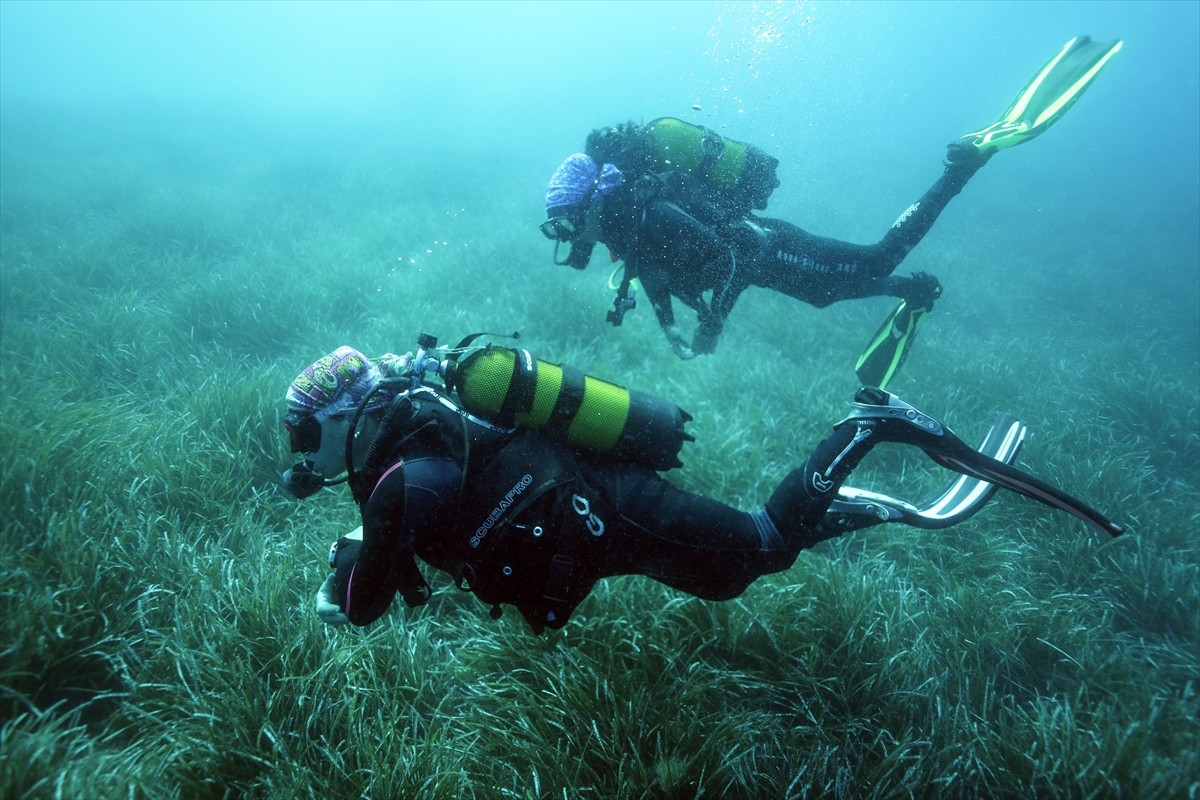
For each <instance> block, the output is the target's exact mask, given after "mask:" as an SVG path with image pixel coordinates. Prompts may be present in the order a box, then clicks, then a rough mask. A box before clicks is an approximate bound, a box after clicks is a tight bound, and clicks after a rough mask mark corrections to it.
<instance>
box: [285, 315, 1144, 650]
mask: <svg viewBox="0 0 1200 800" xmlns="http://www.w3.org/2000/svg"><path fill="white" fill-rule="evenodd" d="M476 336H478V334H477V335H476ZM474 338H475V337H474V336H472V337H468V338H467V339H465V340H464V341H463V342H462V343H461V344H460V345H459V346H458V347H456V348H454V349H452V350H445V349H443V350H441V351H440V353H439V350H438V349H437V347H436V345H437V340H436V339H435V338H434V337H431V336H427V335H422V337H421V339H419V340H418V341H419V343H420V347H419V348H418V350H417V353H416V355H415V356H414V355H413V354H412V353H411V352H410V353H406V354H405V355H403V356H396V355H392V354H387V355H384V356H382V357H381V358H379V359H375V360H372V359H369V358H367V357H366V356H365V355H363V354H362V353H360V352H359V351H357V350H355V349H353V348H350V347H340V348H338V349H337V350H335V351H334V352H333V353H330V354H329V355H327V356H325V357H324V358H322V359H320V360H318V361H317V362H315V363H314V364H312V365H311V366H309V367H308V368H306V369H305V370H304V371H303V372H302V373H301V374H300V375H299V376H297V377H296V379H295V380H294V381H293V382H292V384H291V385H290V386H289V387H288V390H287V393H286V405H287V411H286V413H285V414H284V415H283V418H282V421H283V423H284V426H285V427H286V430H287V432H288V435H289V437H290V445H291V450H292V452H294V453H300V454H302V458H303V460H302V461H301V462H300V463H298V464H296V465H294V466H293V467H292V468H291V469H289V470H288V471H287V472H285V473H284V475H283V480H284V485H285V486H286V488H287V489H288V491H289V492H291V494H293V495H294V496H295V497H297V498H301V499H303V498H306V497H309V496H311V495H313V494H315V493H316V492H318V491H319V490H320V489H321V488H322V487H325V486H330V485H334V484H337V483H341V482H343V481H347V482H348V483H349V486H350V490H351V493H352V494H353V497H354V500H355V502H356V503H357V504H358V506H359V508H360V510H361V513H362V525H361V527H359V528H358V529H357V530H356V531H354V532H352V533H350V534H348V535H346V536H344V537H341V538H339V539H338V541H337V542H335V543H334V544H333V546H332V547H331V548H330V552H329V564H330V566H331V567H332V569H333V572H332V574H331V575H329V577H328V578H327V579H326V580H325V582H324V583H323V585H322V586H321V587H320V589H319V591H318V592H317V597H316V610H317V613H318V614H319V616H320V617H321V619H322V620H324V621H325V622H328V623H331V624H334V625H341V624H345V623H347V622H352V623H354V624H355V625H366V624H369V623H371V622H372V621H374V620H376V619H378V618H379V617H380V616H381V615H382V614H383V613H384V612H385V611H386V610H387V608H388V607H389V606H390V604H391V602H392V600H393V598H394V597H395V595H396V594H399V595H400V596H401V598H402V600H403V602H404V604H405V605H406V606H409V607H413V606H419V605H422V604H423V603H425V602H426V601H427V600H428V599H429V597H430V589H429V586H428V584H427V583H426V582H425V579H424V577H423V575H422V572H421V570H420V568H419V567H418V566H417V563H416V561H415V558H420V559H421V560H422V561H424V562H425V563H426V564H428V565H430V566H432V567H434V568H436V569H440V570H442V571H444V572H446V573H448V574H449V575H450V576H451V577H452V578H453V579H454V581H455V583H456V584H457V585H458V587H459V588H461V589H464V590H468V591H471V592H473V593H474V594H475V595H477V596H478V597H479V599H480V600H482V601H483V602H484V603H486V604H487V605H489V606H491V615H492V617H493V618H499V617H500V615H501V614H502V608H501V605H502V604H509V605H513V606H515V607H516V608H517V609H518V610H519V611H520V612H521V614H522V615H523V616H524V617H525V618H526V620H527V621H528V622H529V624H530V625H531V627H532V628H533V630H534V631H535V632H537V633H540V632H541V631H542V630H543V629H544V628H552V629H555V628H561V627H562V626H563V625H565V624H566V623H567V620H568V619H569V618H570V616H571V613H572V611H573V610H574V609H575V607H576V606H577V605H578V604H579V603H580V602H581V601H582V600H583V599H584V597H586V596H587V594H588V593H589V592H590V591H591V589H592V587H593V586H594V585H595V583H596V582H597V581H598V580H600V579H601V578H605V577H609V576H615V575H631V574H632V575H645V576H648V577H650V578H653V579H655V580H657V581H660V582H662V583H664V584H666V585H668V586H671V587H673V588H675V589H678V590H680V591H683V592H687V593H689V594H692V595H695V596H697V597H700V598H704V599H708V600H728V599H731V598H734V597H737V596H738V595H740V594H741V593H742V592H743V591H745V590H746V588H747V587H748V586H749V585H750V584H751V583H752V582H753V581H754V580H755V579H757V578H758V577H760V576H762V575H765V574H768V573H773V572H779V571H782V570H785V569H787V568H789V567H790V566H791V565H792V563H793V562H794V561H795V560H796V558H797V556H798V554H799V553H800V551H801V550H804V549H806V548H811V547H813V546H814V545H816V544H817V543H818V542H821V541H823V540H825V539H829V538H832V537H835V536H838V535H840V534H842V533H845V532H848V531H853V530H858V529H861V528H865V527H868V526H872V525H879V524H884V523H903V524H907V525H913V526H917V527H921V528H929V529H938V528H945V527H948V526H950V525H954V524H956V523H958V522H961V521H962V520H965V519H967V518H968V517H970V516H972V515H973V514H975V513H976V512H977V511H978V510H979V509H980V508H982V507H983V505H984V504H985V503H986V502H987V501H988V500H989V499H990V497H991V496H992V494H993V492H994V491H995V488H996V485H999V486H1003V487H1004V488H1006V489H1010V490H1012V491H1015V492H1019V493H1021V494H1024V495H1026V496H1028V497H1032V498H1034V499H1036V500H1039V501H1041V502H1043V503H1046V504H1048V505H1051V506H1054V507H1056V508H1060V509H1063V510H1065V511H1067V512H1069V513H1071V514H1073V515H1075V516H1076V517H1079V518H1080V519H1082V520H1083V521H1084V522H1086V523H1087V524H1089V525H1091V526H1092V527H1094V528H1096V529H1097V530H1099V531H1101V532H1103V533H1104V534H1106V535H1110V536H1116V535H1118V534H1120V533H1121V532H1122V529H1121V528H1120V527H1119V526H1117V525H1114V524H1113V523H1111V522H1109V521H1108V520H1107V519H1105V518H1104V517H1103V516H1101V515H1100V514H1099V513H1097V512H1096V511H1094V510H1092V509H1090V508H1089V507H1087V506H1086V505H1084V504H1083V503H1081V502H1080V501H1078V500H1075V499H1074V498H1071V497H1070V496H1068V495H1066V494H1064V493H1063V492H1061V491H1059V490H1058V489H1056V488H1054V487H1052V486H1050V485H1048V484H1046V483H1044V482H1042V481H1040V480H1038V479H1036V478H1033V477H1031V476H1029V475H1027V474H1025V473H1024V472H1022V471H1020V470H1018V469H1016V468H1014V467H1013V466H1012V465H1011V463H1010V462H1012V461H1013V459H1014V458H1015V457H1016V454H1017V452H1018V450H1019V449H1020V447H1021V444H1022V443H1023V441H1024V438H1025V430H1026V429H1025V425H1024V424H1023V423H1022V422H1021V421H1020V420H1018V419H1016V418H1015V417H1012V416H1010V415H1008V414H1001V415H1000V417H999V419H998V420H997V422H996V424H995V425H994V426H993V427H992V429H991V431H990V432H989V434H988V436H987V437H986V438H985V440H984V442H983V444H982V446H981V447H980V449H979V450H978V451H976V450H973V449H972V448H971V447H969V446H967V445H966V444H964V443H963V442H962V441H961V440H960V439H959V438H958V437H956V436H955V435H954V434H953V433H952V432H951V431H950V430H949V429H948V428H947V427H946V426H945V425H943V424H942V423H941V422H939V421H938V420H936V419H934V418H933V417H931V416H929V415H928V414H925V413H924V412H922V411H919V410H918V409H916V408H914V407H913V406H911V405H909V404H908V403H905V402H904V401H902V400H900V399H899V398H897V397H896V396H894V395H892V394H889V393H887V392H884V391H882V390H879V389H873V388H864V389H862V390H860V392H859V393H858V395H857V396H856V398H855V402H854V405H853V407H852V410H851V413H850V415H849V416H848V417H847V418H846V419H844V420H842V421H841V422H839V423H838V424H837V425H835V426H834V428H833V433H832V434H831V435H830V436H829V437H828V438H826V439H825V440H824V441H822V442H821V443H820V444H818V445H817V447H816V449H815V450H814V451H813V452H812V454H811V455H810V456H809V457H808V459H807V460H806V461H804V463H803V464H802V465H801V466H799V467H798V468H796V469H795V470H793V471H792V472H791V473H790V474H788V475H787V476H786V477H784V479H783V480H782V482H781V483H780V484H779V485H778V487H776V489H775V491H774V493H773V494H772V495H771V497H770V499H769V500H768V501H767V503H766V505H765V507H764V508H762V509H759V510H757V511H753V512H744V511H739V510H737V509H734V508H731V507H729V506H727V505H725V504H723V503H720V502H717V501H715V500H711V499H709V498H706V497H701V496H699V495H695V494H690V493H688V492H685V491H682V490H680V489H678V488H676V487H674V486H673V485H671V484H670V483H668V482H667V481H666V479H664V478H663V477H662V476H661V475H660V474H659V472H660V471H665V470H669V469H672V468H675V467H681V466H683V465H682V464H681V463H680V461H679V459H678V455H679V451H680V450H681V448H682V446H683V444H684V443H685V442H688V441H691V440H692V436H691V435H690V434H689V433H687V432H686V431H685V430H684V425H685V423H686V422H687V421H689V420H690V419H691V417H690V416H689V415H688V414H687V413H686V412H684V411H683V410H681V409H680V408H679V407H678V406H676V405H675V404H674V403H671V402H669V401H666V400H663V399H660V398H656V397H652V396H650V395H646V394H642V393H641V392H637V391H632V390H626V389H624V388H622V387H619V386H616V385H614V384H611V383H607V382H605V381H601V380H598V379H596V378H593V377H591V376H588V375H584V374H582V373H581V372H579V371H578V370H576V369H573V368H571V367H569V366H559V365H555V364H550V363H547V362H545V361H541V360H538V359H536V358H534V357H533V356H532V355H531V354H530V353H529V352H528V351H527V350H524V349H510V348H501V347H495V346H488V347H469V345H470V344H471V341H472V340H473V339H474ZM464 353H467V354H468V355H467V356H466V357H465V358H463V359H461V361H460V359H459V356H460V355H462V354H464ZM442 356H444V357H442ZM439 358H440V360H439ZM427 373H433V375H435V376H437V377H440V378H441V380H442V383H441V384H438V383H436V382H435V381H434V380H433V379H432V378H430V379H429V380H426V376H427ZM882 442H895V443H899V444H904V445H910V446H915V447H919V448H921V449H922V450H924V451H925V452H926V453H927V454H928V455H929V456H930V457H931V458H932V459H933V460H934V461H936V462H937V463H939V464H941V465H942V466H945V467H947V468H949V469H951V470H953V471H955V472H957V473H961V475H960V476H958V477H957V478H956V480H955V481H954V482H953V483H952V484H951V485H950V487H949V488H948V489H947V490H946V491H945V492H943V493H942V494H941V495H939V496H938V497H936V498H934V499H933V500H932V501H930V502H928V503H924V504H921V505H914V504H911V503H907V502H904V501H901V500H897V499H894V498H891V497H888V496H886V495H883V494H879V493H875V492H869V491H864V490H859V489H853V488H851V487H848V486H845V485H844V482H845V481H846V479H847V477H848V476H849V475H850V473H851V471H852V470H853V469H854V467H855V466H856V465H857V464H858V463H859V461H860V460H861V459H862V458H863V457H864V456H865V455H866V454H867V453H868V452H869V451H870V450H871V449H872V448H873V447H875V446H876V445H877V444H880V443H882ZM343 472H345V473H347V474H346V477H344V478H341V479H340V480H332V479H333V478H336V477H337V476H338V475H340V474H341V473H343Z"/></svg>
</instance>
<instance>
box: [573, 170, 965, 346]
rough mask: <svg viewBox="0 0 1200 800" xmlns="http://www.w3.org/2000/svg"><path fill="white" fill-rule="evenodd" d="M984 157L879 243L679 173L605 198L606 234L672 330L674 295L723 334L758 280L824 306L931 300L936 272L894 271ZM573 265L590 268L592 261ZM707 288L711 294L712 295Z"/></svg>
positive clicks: (952, 174) (633, 183)
mask: <svg viewBox="0 0 1200 800" xmlns="http://www.w3.org/2000/svg"><path fill="white" fill-rule="evenodd" d="M982 163H983V161H976V162H975V163H972V164H958V165H951V166H948V167H946V169H945V172H944V173H943V174H942V176H941V177H940V178H939V179H938V180H937V182H936V183H934V184H933V186H932V187H931V188H930V189H929V191H927V192H926V193H925V194H924V195H923V196H922V197H921V199H920V200H918V201H917V202H916V203H914V204H913V205H911V206H910V207H909V208H908V209H907V210H906V211H905V212H904V213H903V214H902V215H901V216H900V218H899V219H897V220H896V222H895V223H894V224H893V225H892V227H891V228H890V229H889V230H888V232H887V233H886V234H885V235H884V237H883V238H882V239H881V240H880V241H879V242H877V243H876V244H871V245H858V244H850V243H848V242H841V241H837V240H835V239H828V238H824V237H821V236H814V235H812V234H810V233H807V232H806V231H804V230H801V229H800V228H798V227H796V226H795V225H792V224H791V223H789V222H785V221H783V220H778V219H768V218H765V217H758V216H756V215H754V214H746V213H744V212H742V211H741V210H740V209H736V208H730V207H728V206H726V205H723V204H722V202H721V196H720V195H719V194H718V193H716V192H713V191H711V190H709V189H707V188H706V187H705V186H704V185H703V183H702V182H701V181H700V180H699V179H697V178H695V177H692V176H689V175H685V174H683V173H678V172H674V173H663V174H659V175H644V176H642V177H640V178H637V179H636V180H635V179H631V176H626V178H625V181H624V182H623V183H622V185H621V186H620V187H618V188H617V189H616V191H614V192H613V193H612V194H610V195H608V196H607V197H604V198H603V200H602V202H603V208H602V210H601V211H600V214H599V219H598V225H599V231H598V233H599V235H598V237H597V239H598V241H599V242H602V243H603V244H605V245H607V246H608V248H609V249H610V250H611V251H612V254H613V256H614V257H615V258H616V259H623V260H624V261H625V264H626V268H627V270H628V276H629V277H637V278H638V279H640V281H641V283H642V286H643V287H644V288H645V291H646V295H647V297H648V298H649V299H650V302H651V303H653V305H654V310H655V313H656V314H657V316H658V321H659V324H660V325H662V326H663V327H664V328H666V327H668V326H671V325H674V324H675V315H674V311H673V310H672V308H671V296H672V295H674V296H675V297H678V298H679V299H680V300H681V301H682V302H683V303H685V304H686V305H688V306H690V307H691V308H693V309H694V310H695V311H696V312H697V315H698V318H699V322H700V330H701V331H703V332H704V333H705V334H708V335H715V334H717V333H719V332H720V330H721V328H722V326H723V324H724V321H725V319H726V317H728V315H729V312H730V311H731V310H732V309H733V305H734V303H736V302H737V298H738V296H739V295H740V294H741V293H742V292H743V291H745V290H746V289H747V288H748V287H750V286H760V287H763V288H766V289H774V290H775V291H778V292H782V293H784V294H786V295H788V296H789V297H794V298H796V299H797V300H803V301H804V302H806V303H811V304H812V305H815V306H817V307H819V308H823V307H825V306H827V305H829V304H831V303H834V302H837V301H838V300H846V299H850V298H857V297H872V296H876V295H891V296H894V297H908V298H910V299H913V300H920V301H925V300H926V299H928V298H926V297H925V296H924V295H925V294H926V293H928V292H931V291H932V290H933V287H934V286H935V285H936V281H935V280H934V279H933V278H931V277H928V276H922V277H920V278H918V279H915V280H914V279H913V278H900V277H892V271H893V270H895V269H896V267H897V266H898V265H899V264H900V262H901V261H903V260H904V257H905V256H907V255H908V253H909V251H910V250H912V249H913V248H914V247H916V246H917V244H918V243H919V242H920V241H921V239H922V238H923V237H924V236H925V234H926V233H928V232H929V229H930V227H931V226H932V225H933V223H934V221H935V220H936V219H937V218H938V215H939V214H941V212H942V210H943V209H944V208H945V207H946V204H947V203H949V202H950V199H951V198H952V197H954V196H955V195H956V194H958V193H959V192H960V191H961V190H962V188H963V186H964V185H965V184H966V182H967V180H968V179H969V178H970V177H971V175H973V174H974V172H975V171H976V170H977V169H978V168H979V167H980V166H982ZM593 202H596V201H593ZM582 246H583V247H585V248H586V247H587V245H586V244H584V245H582ZM570 263H572V265H573V266H576V267H578V268H582V267H583V266H584V265H586V263H587V261H586V259H583V258H576V259H573V260H572V261H571V262H570ZM705 292H711V296H710V297H709V298H708V299H707V300H706V299H705V298H704V297H703V295H704V293H705Z"/></svg>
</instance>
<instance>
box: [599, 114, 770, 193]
mask: <svg viewBox="0 0 1200 800" xmlns="http://www.w3.org/2000/svg"><path fill="white" fill-rule="evenodd" d="M586 151H587V154H588V155H589V156H591V158H592V160H593V161H595V162H596V163H597V164H604V163H611V164H615V165H616V167H617V168H618V169H620V170H621V171H622V172H625V173H626V174H630V173H633V174H634V175H635V176H636V174H638V173H646V172H653V173H662V172H683V173H686V174H689V175H694V176H696V177H698V178H700V179H701V180H702V181H703V182H704V184H705V185H706V186H708V187H709V188H710V189H713V190H715V191H717V192H720V193H721V194H723V195H725V196H726V197H727V198H728V199H729V200H730V201H731V202H732V204H733V205H734V206H736V207H738V208H739V209H740V210H741V212H742V213H748V212H749V210H750V209H752V208H754V209H764V208H766V207H767V200H768V199H769V198H770V196H771V192H773V191H775V189H776V187H778V186H779V179H778V178H777V177H776V175H775V169H776V168H777V167H778V166H779V159H777V158H774V157H773V156H769V155H767V154H766V153H764V152H763V151H762V150H760V149H758V148H757V147H755V146H754V145H749V144H744V143H742V142H738V141H736V140H734V139H727V138H725V137H724V136H722V135H721V134H719V133H717V132H716V131H714V130H712V129H711V128H706V127H703V126H700V125H693V124H692V123H690V122H684V121H683V120H681V119H675V118H674V117H660V118H658V119H655V120H651V121H650V122H649V123H647V124H645V125H637V124H635V123H633V122H630V123H627V124H623V125H617V126H615V127H612V128H602V129H599V130H595V131H592V133H591V134H590V135H589V136H588V138H587V144H586Z"/></svg>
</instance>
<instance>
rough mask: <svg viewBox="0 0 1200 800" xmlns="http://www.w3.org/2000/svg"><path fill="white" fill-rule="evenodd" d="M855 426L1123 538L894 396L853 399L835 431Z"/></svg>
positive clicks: (1075, 503)
mask: <svg viewBox="0 0 1200 800" xmlns="http://www.w3.org/2000/svg"><path fill="white" fill-rule="evenodd" d="M851 422H852V423H855V424H861V423H866V424H867V425H870V430H871V431H872V432H873V433H874V434H875V435H877V436H879V437H880V438H881V439H883V440H884V441H886V442H898V443H901V444H910V445H913V446H915V447H919V448H921V449H922V450H924V451H925V455H927V456H929V457H930V458H931V459H933V460H934V461H935V462H937V463H938V464H940V465H941V466H943V467H946V468H947V469H950V470H953V471H955V472H958V473H961V474H963V475H966V476H968V477H971V478H976V479H978V480H981V481H985V482H987V483H994V484H996V485H997V486H1001V487H1003V488H1005V489H1008V490H1009V491H1010V492H1016V493H1017V494H1023V495H1025V496H1026V497H1028V498H1030V499H1032V500H1037V501H1038V502H1039V503H1043V504H1045V505H1048V506H1051V507H1053V508H1058V509H1061V510H1063V511H1066V512H1067V513H1068V514H1071V515H1072V516H1074V517H1077V518H1078V519H1080V520H1081V521H1083V522H1085V523H1087V524H1088V525H1090V526H1091V527H1092V528H1095V529H1096V530H1097V531H1100V532H1101V533H1104V534H1107V535H1108V536H1120V535H1121V534H1122V533H1124V532H1125V529H1124V528H1123V527H1122V526H1120V525H1117V524H1115V523H1113V522H1111V521H1110V520H1109V519H1108V518H1107V517H1105V516H1104V515H1103V514H1101V513H1100V512H1099V511H1096V510H1095V509H1094V508H1092V507H1091V506H1089V505H1087V504H1086V503H1084V502H1083V501H1081V500H1077V499H1076V498H1074V497H1071V496H1070V495H1069V494H1067V493H1066V492H1064V491H1062V490H1061V489H1058V488H1056V487H1054V486H1051V485H1050V484H1048V483H1046V482H1045V481H1043V480H1039V479H1038V478H1035V477H1033V476H1032V475H1028V474H1026V473H1024V472H1022V471H1021V470H1019V469H1017V468H1016V467H1013V466H1011V465H1009V464H1006V463H1005V462H1003V461H1001V460H999V459H996V458H992V457H991V456H988V455H986V454H984V453H977V452H975V451H974V450H972V449H971V448H970V446H969V445H967V444H966V443H965V442H963V440H962V439H959V438H958V437H957V436H955V435H954V433H953V432H952V431H951V430H950V429H949V428H947V427H946V426H945V425H943V424H942V423H941V422H939V421H938V420H936V419H934V418H933V417H931V416H930V415H928V414H926V413H925V412H923V411H920V410H919V409H917V408H914V407H913V406H911V405H909V404H908V403H906V402H904V401H903V400H901V399H900V398H899V397H896V396H895V395H894V394H890V393H888V392H885V391H881V390H879V389H875V388H872V387H866V386H864V387H863V388H862V389H860V390H859V392H858V394H857V395H856V396H855V398H854V405H853V406H852V407H851V411H850V416H848V417H846V419H844V420H842V421H841V422H839V423H838V424H837V425H835V426H834V427H835V428H837V427H840V426H842V425H844V424H846V423H851Z"/></svg>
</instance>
